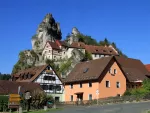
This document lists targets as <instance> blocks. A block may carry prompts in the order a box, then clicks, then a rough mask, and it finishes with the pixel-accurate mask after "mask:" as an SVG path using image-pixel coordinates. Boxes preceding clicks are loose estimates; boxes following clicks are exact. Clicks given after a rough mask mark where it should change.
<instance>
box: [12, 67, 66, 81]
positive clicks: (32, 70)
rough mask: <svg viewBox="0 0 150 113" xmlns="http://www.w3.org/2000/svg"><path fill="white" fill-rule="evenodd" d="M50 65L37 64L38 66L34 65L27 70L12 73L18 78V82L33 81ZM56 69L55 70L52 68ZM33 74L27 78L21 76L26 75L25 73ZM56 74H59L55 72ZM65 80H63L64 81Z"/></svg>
mask: <svg viewBox="0 0 150 113" xmlns="http://www.w3.org/2000/svg"><path fill="white" fill-rule="evenodd" d="M48 66H49V65H42V66H36V67H32V68H28V69H25V70H21V71H19V72H18V73H15V74H13V75H12V78H13V77H14V78H16V80H15V81H17V82H33V81H34V80H35V79H36V78H37V77H38V76H39V75H40V74H41V73H42V72H43V71H44V70H45V69H46V68H47V67H48ZM52 71H54V70H52ZM54 72H55V71H54ZM28 74H30V75H31V78H30V79H29V78H27V79H21V78H20V76H22V77H23V76H24V75H26V76H27V75H28ZM55 74H57V73H56V72H55ZM57 77H58V78H59V79H60V81H62V79H61V78H60V76H59V75H57ZM62 82H63V81H62Z"/></svg>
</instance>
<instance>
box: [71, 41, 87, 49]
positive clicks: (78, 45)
mask: <svg viewBox="0 0 150 113" xmlns="http://www.w3.org/2000/svg"><path fill="white" fill-rule="evenodd" d="M70 47H72V48H79V49H85V44H84V43H83V42H73V43H72V44H71V46H70Z"/></svg>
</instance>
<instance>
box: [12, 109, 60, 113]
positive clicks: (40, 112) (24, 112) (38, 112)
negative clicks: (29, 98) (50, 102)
mask: <svg viewBox="0 0 150 113" xmlns="http://www.w3.org/2000/svg"><path fill="white" fill-rule="evenodd" d="M60 110H62V108H57V109H54V108H51V109H48V110H46V111H44V110H43V109H41V110H34V111H33V110H31V111H29V112H27V111H23V113H47V112H49V111H60ZM13 113H17V112H13Z"/></svg>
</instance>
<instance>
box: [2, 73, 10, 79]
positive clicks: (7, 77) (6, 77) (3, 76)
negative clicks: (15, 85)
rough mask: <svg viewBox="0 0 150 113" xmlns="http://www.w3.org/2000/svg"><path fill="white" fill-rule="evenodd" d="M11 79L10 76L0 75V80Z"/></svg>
mask: <svg viewBox="0 0 150 113" xmlns="http://www.w3.org/2000/svg"><path fill="white" fill-rule="evenodd" d="M10 78H11V76H10V74H1V73H0V80H9V79H10Z"/></svg>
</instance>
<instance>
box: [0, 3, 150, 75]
mask: <svg viewBox="0 0 150 113" xmlns="http://www.w3.org/2000/svg"><path fill="white" fill-rule="evenodd" d="M47 13H52V14H53V16H54V18H55V20H56V21H58V22H59V23H60V27H61V30H62V37H63V39H64V38H65V36H66V35H67V34H68V33H70V32H71V30H72V28H73V27H74V26H75V27H77V28H78V29H79V31H80V32H82V33H83V34H86V35H90V36H92V37H93V38H95V39H96V40H97V41H100V40H103V39H104V38H105V37H107V38H108V39H109V40H110V41H114V42H116V44H117V46H118V47H119V48H120V49H121V50H122V51H123V52H124V53H125V54H126V55H127V56H129V57H131V58H137V59H140V60H141V61H142V62H143V63H144V64H148V63H150V47H149V44H150V0H75V1H74V0H1V2H0V45H1V48H0V53H1V54H0V72H2V73H11V71H12V68H13V65H14V64H15V63H16V62H17V60H18V54H19V52H20V51H21V50H25V49H31V37H32V35H34V34H35V33H36V30H37V27H38V24H39V23H40V22H41V21H42V19H43V18H44V16H45V15H46V14H47Z"/></svg>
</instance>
